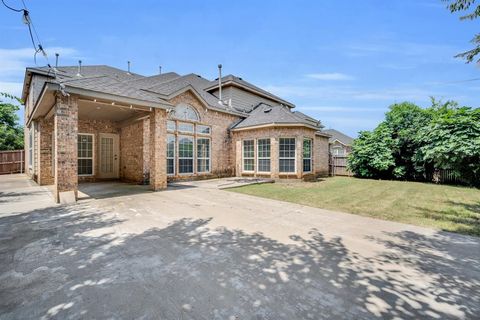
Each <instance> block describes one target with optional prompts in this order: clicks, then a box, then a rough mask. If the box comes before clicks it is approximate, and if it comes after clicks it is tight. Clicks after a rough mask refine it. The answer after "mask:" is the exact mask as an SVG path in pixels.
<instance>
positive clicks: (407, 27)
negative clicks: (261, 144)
mask: <svg viewBox="0 0 480 320" xmlns="http://www.w3.org/2000/svg"><path fill="white" fill-rule="evenodd" d="M5 1H6V3H7V4H9V5H10V6H12V7H15V8H21V7H22V4H21V1H20V0H5ZM25 4H26V6H27V8H28V9H29V12H30V15H31V18H32V20H33V24H34V26H35V29H36V31H37V33H38V35H39V38H40V41H41V43H42V45H43V47H44V48H45V50H46V52H47V54H48V56H49V60H50V62H51V63H52V64H54V60H55V52H58V53H59V54H60V63H59V64H60V65H76V64H77V61H78V60H79V59H81V60H82V61H83V64H84V65H89V64H107V65H111V66H114V67H118V68H121V69H126V68H127V61H128V60H129V61H131V63H132V71H133V72H137V73H140V74H143V75H154V74H156V73H158V67H159V66H162V71H163V72H168V71H175V72H177V73H180V74H187V73H192V72H193V73H197V74H200V75H202V76H203V77H205V78H209V79H214V78H216V77H217V72H218V71H217V65H218V64H219V63H222V64H223V73H224V74H230V73H231V74H234V75H237V76H240V77H242V78H243V79H245V80H247V81H249V82H251V83H253V84H255V85H257V86H260V87H262V88H264V89H266V90H269V91H271V92H272V93H274V94H276V95H279V96H280V97H282V98H284V99H286V100H288V101H290V102H292V103H294V104H295V105H296V109H297V110H299V111H302V112H305V113H307V114H309V115H311V116H313V117H315V118H317V119H319V120H321V121H322V123H323V125H324V126H325V127H326V128H335V129H337V130H340V131H343V132H345V133H347V134H349V135H351V136H353V137H355V136H356V135H357V133H358V131H360V130H371V129H373V128H375V127H376V125H377V124H378V123H379V122H380V121H382V119H383V117H384V114H385V112H386V111H387V110H388V107H389V106H390V105H391V104H393V103H398V102H402V101H410V102H413V103H416V104H418V105H420V106H422V107H427V106H429V105H430V97H432V96H433V97H436V98H438V99H441V100H443V101H446V100H456V101H458V102H459V103H460V104H461V105H468V106H472V107H478V106H479V102H480V81H466V80H471V79H476V78H480V77H479V70H480V69H479V67H478V66H477V65H475V64H465V61H463V60H461V59H456V58H454V56H455V54H457V53H460V52H463V51H466V50H468V49H470V48H471V44H470V43H469V41H470V40H471V39H472V38H473V36H474V34H475V33H476V32H477V31H478V30H477V29H478V23H479V22H480V20H479V21H460V20H459V15H458V14H451V13H450V12H449V11H448V10H447V9H446V4H445V2H443V1H441V0H388V1H385V0H362V1H357V0H347V1H327V0H316V1H313V0H312V1H278V0H277V1H248V0H247V1H207V0H204V1H181V0H179V1H140V0H138V1H109V0H102V1H91V0H84V1H60V0H25ZM0 40H1V41H0V92H9V93H12V94H16V95H20V93H21V88H22V83H23V77H24V73H25V67H27V66H35V63H34V60H33V53H34V51H33V47H32V44H31V41H30V38H29V35H28V29H27V26H26V25H24V24H23V23H22V19H21V14H20V13H16V12H13V11H10V10H8V9H7V8H5V7H3V6H1V4H0ZM37 63H38V65H39V66H42V65H45V64H46V62H45V59H43V58H42V57H41V56H40V57H37ZM21 116H22V115H21Z"/></svg>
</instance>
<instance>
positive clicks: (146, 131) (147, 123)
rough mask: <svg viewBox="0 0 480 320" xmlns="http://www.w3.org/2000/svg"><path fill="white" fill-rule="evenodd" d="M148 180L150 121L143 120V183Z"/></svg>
mask: <svg viewBox="0 0 480 320" xmlns="http://www.w3.org/2000/svg"><path fill="white" fill-rule="evenodd" d="M149 179H150V119H145V120H143V182H144V183H146V181H149Z"/></svg>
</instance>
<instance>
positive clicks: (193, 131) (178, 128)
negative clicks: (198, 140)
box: [176, 121, 195, 136]
mask: <svg viewBox="0 0 480 320" xmlns="http://www.w3.org/2000/svg"><path fill="white" fill-rule="evenodd" d="M176 124H177V126H176V131H177V132H178V133H181V134H182V135H192V136H193V135H195V123H193V122H185V121H177V123H176ZM182 124H188V125H191V126H192V131H184V130H180V126H181V125H182Z"/></svg>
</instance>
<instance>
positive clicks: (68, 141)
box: [54, 94, 78, 202]
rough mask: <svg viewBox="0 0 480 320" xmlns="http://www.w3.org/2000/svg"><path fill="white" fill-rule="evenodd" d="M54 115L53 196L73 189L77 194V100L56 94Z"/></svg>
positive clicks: (56, 196) (58, 199) (57, 196)
mask: <svg viewBox="0 0 480 320" xmlns="http://www.w3.org/2000/svg"><path fill="white" fill-rule="evenodd" d="M54 113H55V115H54V130H55V133H56V134H55V198H56V200H57V202H58V201H60V197H59V193H60V192H63V191H74V193H75V197H76V196H77V187H78V179H77V135H78V100H77V98H76V97H73V96H69V97H63V96H62V95H60V94H58V95H57V101H56V105H55V112H54Z"/></svg>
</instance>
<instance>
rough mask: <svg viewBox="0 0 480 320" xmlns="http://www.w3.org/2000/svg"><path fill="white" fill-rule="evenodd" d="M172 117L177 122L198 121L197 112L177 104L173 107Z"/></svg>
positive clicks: (189, 107) (187, 106)
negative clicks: (177, 120)
mask: <svg viewBox="0 0 480 320" xmlns="http://www.w3.org/2000/svg"><path fill="white" fill-rule="evenodd" d="M174 117H175V118H177V119H179V120H190V121H199V120H200V117H199V116H198V113H197V111H196V110H195V109H194V108H193V107H191V106H189V105H188V104H183V103H181V104H179V105H178V106H176V107H175V113H174Z"/></svg>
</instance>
